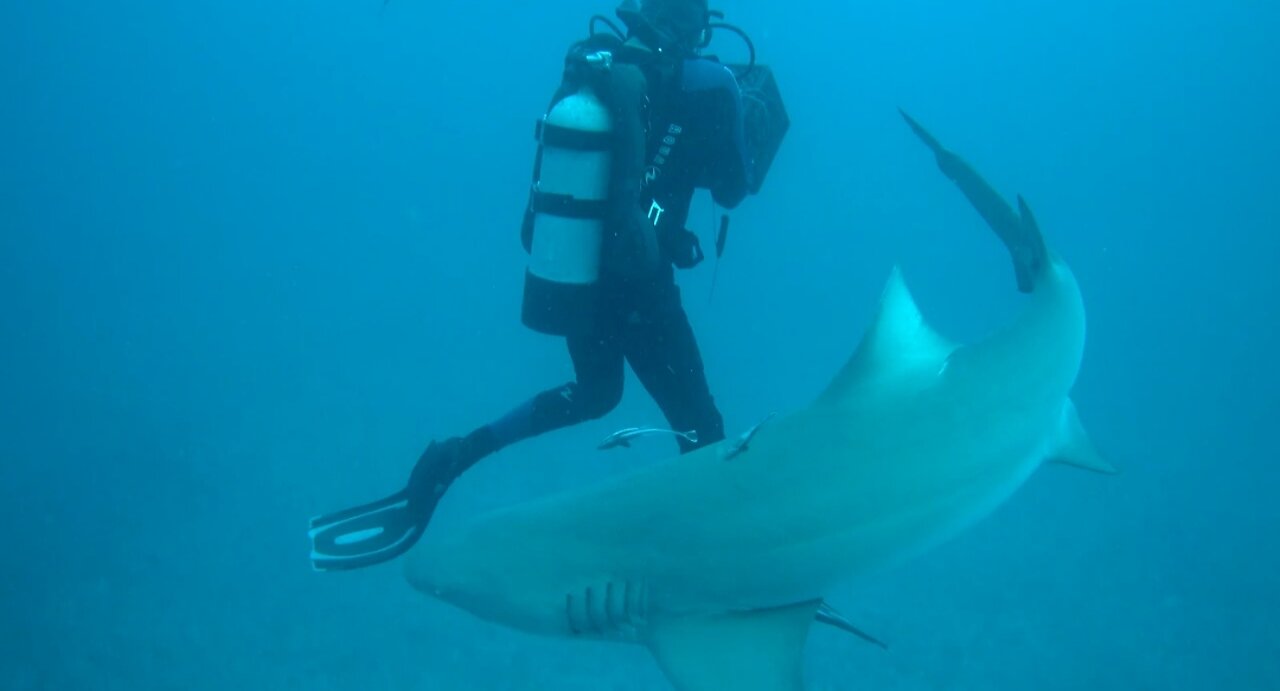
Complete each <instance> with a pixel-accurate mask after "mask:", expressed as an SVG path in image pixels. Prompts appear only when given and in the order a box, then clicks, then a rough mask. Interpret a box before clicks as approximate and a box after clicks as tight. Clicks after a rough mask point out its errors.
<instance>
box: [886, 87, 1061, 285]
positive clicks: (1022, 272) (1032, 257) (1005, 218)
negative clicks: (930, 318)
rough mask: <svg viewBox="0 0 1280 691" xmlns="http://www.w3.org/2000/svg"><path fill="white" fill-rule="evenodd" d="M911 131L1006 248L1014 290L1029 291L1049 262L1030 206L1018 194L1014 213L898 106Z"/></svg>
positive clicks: (971, 169)
mask: <svg viewBox="0 0 1280 691" xmlns="http://www.w3.org/2000/svg"><path fill="white" fill-rule="evenodd" d="M898 112H899V113H902V117H903V119H904V120H906V121H907V125H909V126H910V127H911V130H912V131H913V132H915V133H916V136H918V137H920V139H921V141H923V142H924V143H925V146H928V147H929V149H930V150H931V151H933V154H934V156H935V157H937V159H938V167H939V168H940V169H942V172H943V173H944V174H945V175H946V176H947V177H949V178H951V180H953V181H954V182H955V183H956V186H957V187H959V188H960V191H961V192H963V193H964V196H965V197H967V198H968V199H969V203H970V204H973V208H975V209H977V210H978V213H979V214H981V215H982V218H983V219H985V220H986V222H987V225H989V226H991V229H992V230H994V231H995V232H996V235H997V236H998V237H999V238H1000V240H1001V241H1002V242H1004V245H1005V247H1007V248H1008V249H1009V254H1010V256H1011V257H1012V259H1013V270H1014V273H1015V274H1016V276H1017V279H1018V290H1020V291H1022V292H1024V293H1030V292H1032V291H1033V290H1035V286H1036V283H1037V282H1038V279H1039V278H1040V275H1041V273H1042V272H1043V271H1044V270H1045V268H1046V267H1047V266H1048V265H1049V252H1048V250H1047V249H1046V247H1045V244H1044V237H1043V236H1042V235H1041V234H1040V227H1039V226H1038V225H1037V224H1036V219H1035V217H1034V216H1032V215H1031V208H1030V207H1028V206H1027V203H1026V201H1024V200H1023V199H1022V197H1021V196H1019V197H1018V211H1017V212H1016V213H1015V212H1014V210H1013V208H1012V207H1010V206H1009V203H1008V202H1006V201H1005V200H1004V199H1003V198H1002V197H1001V196H1000V194H999V193H998V192H996V191H995V189H993V188H992V187H991V185H990V184H989V183H987V181H986V180H983V179H982V176H981V175H978V172H977V171H975V170H974V169H973V167H972V166H970V165H969V164H968V163H966V162H965V160H964V159H962V158H960V157H959V156H957V155H955V154H954V153H952V152H950V151H948V150H946V149H945V148H943V146H942V144H941V143H939V142H938V140H937V138H935V137H934V136H933V135H932V134H930V133H929V131H928V130H926V129H925V128H924V127H921V126H920V123H918V122H916V121H915V119H913V118H912V117H911V116H910V115H907V113H906V112H905V111H903V110H902V109H899V110H898Z"/></svg>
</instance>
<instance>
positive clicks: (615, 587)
mask: <svg viewBox="0 0 1280 691" xmlns="http://www.w3.org/2000/svg"><path fill="white" fill-rule="evenodd" d="M648 613H649V586H648V584H647V583H644V582H633V581H621V582H618V581H605V582H603V583H595V584H593V585H588V586H586V587H584V588H583V589H582V590H581V591H577V592H569V593H565V596H564V617H565V624H566V625H567V626H568V629H569V632H570V633H571V634H573V635H574V636H597V637H601V638H616V639H623V640H635V639H636V638H637V637H638V635H639V632H640V630H641V629H643V628H644V626H645V624H646V623H647V619H648Z"/></svg>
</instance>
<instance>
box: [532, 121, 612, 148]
mask: <svg viewBox="0 0 1280 691" xmlns="http://www.w3.org/2000/svg"><path fill="white" fill-rule="evenodd" d="M611 136H612V135H611V134H610V133H609V132H588V131H586V130H575V129H572V128H570V127H562V126H560V125H552V124H550V123H548V122H547V121H546V120H539V121H538V128H537V130H536V131H535V132H534V137H535V138H536V139H537V140H538V141H539V142H542V144H543V146H550V147H553V148H556V149H573V150H575V151H609V150H610V148H612V146H613V140H612V139H611Z"/></svg>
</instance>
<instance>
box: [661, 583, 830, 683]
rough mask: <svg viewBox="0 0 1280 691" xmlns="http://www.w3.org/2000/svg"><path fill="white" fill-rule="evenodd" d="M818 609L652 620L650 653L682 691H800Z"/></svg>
mask: <svg viewBox="0 0 1280 691" xmlns="http://www.w3.org/2000/svg"><path fill="white" fill-rule="evenodd" d="M820 604H821V602H820V601H818V600H815V601H813V602H806V603H803V604H799V605H791V606H787V607H778V608H775V609H767V610H754V611H750V612H737V613H729V614H716V615H705V616H690V617H678V618H673V619H662V620H654V621H652V622H651V623H650V626H649V635H648V645H649V650H650V651H652V652H653V656H654V657H655V658H656V659H657V660H658V664H659V665H660V666H661V667H662V671H663V672H665V673H666V675H667V678H668V679H670V680H671V683H672V684H674V685H675V687H676V688H677V689H680V690H681V691H719V690H720V689H735V690H736V691H800V690H801V689H803V688H804V681H803V677H802V674H801V661H802V656H803V652H804V642H805V638H806V637H807V636H808V634H809V628H810V626H811V623H812V622H813V617H814V614H815V612H817V610H818V606H819V605H820Z"/></svg>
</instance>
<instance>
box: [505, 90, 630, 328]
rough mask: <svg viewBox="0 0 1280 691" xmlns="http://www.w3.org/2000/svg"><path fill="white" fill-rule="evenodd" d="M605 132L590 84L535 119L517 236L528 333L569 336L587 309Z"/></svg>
mask: <svg viewBox="0 0 1280 691" xmlns="http://www.w3.org/2000/svg"><path fill="white" fill-rule="evenodd" d="M612 129H613V123H612V118H611V117H610V115H609V110H608V108H607V107H606V106H605V105H604V103H602V102H601V101H600V99H599V97H598V96H597V95H596V93H595V92H594V91H593V90H592V89H591V88H589V87H584V88H581V89H579V90H578V91H576V92H574V93H571V94H569V95H567V96H565V97H564V98H562V99H560V100H559V101H557V102H556V103H555V104H554V105H553V106H552V107H551V109H550V110H549V111H548V112H547V114H546V116H544V117H543V119H542V121H541V122H540V123H539V128H538V141H539V147H538V155H537V163H536V165H535V173H534V182H533V188H532V190H531V193H530V199H529V207H528V209H527V210H526V212H525V224H524V226H525V227H524V230H523V233H522V234H523V236H524V242H525V249H526V250H527V251H528V252H529V264H528V268H527V270H526V272H525V284H524V302H523V306H522V308H521V319H522V321H523V322H524V324H525V325H526V326H528V327H529V328H531V329H533V330H535V331H540V332H543V333H548V334H552V335H561V336H563V335H568V334H570V333H573V332H574V331H577V330H579V329H581V328H583V327H584V326H585V325H586V323H588V321H589V319H590V317H591V315H592V314H594V311H595V310H594V305H595V297H596V295H595V293H596V291H595V284H596V282H597V281H598V280H599V277H600V261H601V248H602V245H603V243H604V232H605V228H604V226H605V219H606V217H607V216H608V213H609V210H608V197H609V175H610V170H611V163H612V158H613V156H612V153H611V136H612Z"/></svg>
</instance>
